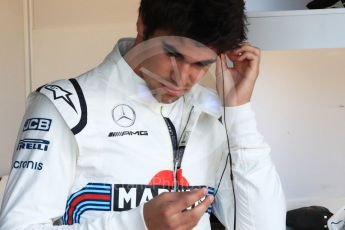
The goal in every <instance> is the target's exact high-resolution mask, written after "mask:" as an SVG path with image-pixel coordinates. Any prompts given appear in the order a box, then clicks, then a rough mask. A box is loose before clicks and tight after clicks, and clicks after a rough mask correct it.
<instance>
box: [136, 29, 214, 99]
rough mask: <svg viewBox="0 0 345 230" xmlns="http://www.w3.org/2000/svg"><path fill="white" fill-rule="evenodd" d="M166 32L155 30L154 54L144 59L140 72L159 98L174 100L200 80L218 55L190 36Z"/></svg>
mask: <svg viewBox="0 0 345 230" xmlns="http://www.w3.org/2000/svg"><path fill="white" fill-rule="evenodd" d="M164 35H166V34H165V33H164V32H161V31H158V32H156V33H155V34H154V42H155V45H154V47H155V48H154V49H152V52H153V53H154V54H153V55H149V57H148V58H145V59H144V61H143V62H141V64H140V67H139V71H138V72H139V74H140V76H141V77H142V78H143V79H144V80H145V82H146V84H147V86H148V88H149V89H150V90H151V92H152V94H153V95H154V97H155V98H156V99H157V100H158V101H159V102H162V103H171V102H173V101H175V100H177V99H178V98H179V97H181V96H183V95H184V94H185V93H187V92H188V91H190V90H191V88H192V87H193V86H194V85H195V84H196V83H198V82H199V81H200V80H201V78H202V77H203V76H204V75H205V73H206V72H207V71H208V69H209V67H210V66H211V64H212V63H214V62H215V61H216V58H217V55H216V53H215V52H214V51H213V50H211V49H210V48H208V47H206V46H203V45H201V44H200V43H197V42H196V41H193V40H191V39H188V38H183V37H173V36H164ZM152 40H153V39H152Z"/></svg>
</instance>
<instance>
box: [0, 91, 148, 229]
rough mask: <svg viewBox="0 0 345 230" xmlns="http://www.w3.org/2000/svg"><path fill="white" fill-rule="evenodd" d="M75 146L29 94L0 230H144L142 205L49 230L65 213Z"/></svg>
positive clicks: (56, 116) (58, 120) (40, 100)
mask: <svg viewBox="0 0 345 230" xmlns="http://www.w3.org/2000/svg"><path fill="white" fill-rule="evenodd" d="M77 158H78V145H77V142H76V139H75V136H74V135H73V133H72V132H71V130H70V128H69V127H68V125H67V124H66V122H65V121H64V119H63V118H62V116H61V114H60V113H59V112H58V111H57V109H56V107H55V106H54V105H53V103H52V102H51V101H50V100H49V99H48V98H47V97H46V96H44V95H42V94H40V93H37V92H35V93H32V94H31V95H30V96H29V98H28V100H27V108H26V112H25V115H24V119H23V122H22V125H21V130H20V131H19V134H18V138H17V141H16V146H15V150H14V155H13V162H12V169H11V173H10V176H9V180H8V182H7V186H6V189H5V194H4V198H3V203H2V206H1V212H0V229H1V230H34V229H35V230H41V229H42V230H43V229H44V230H49V229H61V230H63V229H66V230H70V229H75V230H79V229H85V230H103V229H104V230H105V229H146V227H145V222H144V219H143V206H139V207H137V208H135V209H132V210H130V211H128V212H121V213H118V212H104V215H101V216H100V217H97V218H95V219H94V220H93V221H92V222H87V223H82V224H77V225H70V226H67V225H66V226H53V222H54V221H55V220H57V219H59V218H60V217H61V216H62V215H63V214H64V212H65V206H66V201H67V198H68V196H69V195H70V193H71V191H70V190H71V186H72V183H73V181H74V177H75V176H76V162H77Z"/></svg>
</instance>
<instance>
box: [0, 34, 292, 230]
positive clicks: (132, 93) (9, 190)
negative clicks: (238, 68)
mask: <svg viewBox="0 0 345 230" xmlns="http://www.w3.org/2000/svg"><path fill="white" fill-rule="evenodd" d="M131 44H133V40H128V39H127V40H124V39H123V40H120V41H119V43H118V44H117V45H116V46H115V48H114V50H113V51H112V52H111V53H110V54H109V55H108V56H107V58H106V59H105V61H104V62H103V63H102V64H101V65H99V66H98V67H97V68H95V69H93V70H91V71H89V72H87V73H86V74H83V75H82V76H80V77H78V78H76V79H70V80H62V81H57V82H53V83H51V84H48V85H44V86H42V87H40V88H39V89H38V90H37V91H36V92H34V93H32V94H31V95H30V96H29V98H28V100H27V108H26V113H25V116H24V119H23V122H22V124H21V130H20V132H19V135H18V139H17V142H16V146H15V152H14V158H13V162H12V170H11V173H10V177H9V181H8V184H7V187H6V191H5V196H4V199H3V203H2V208H1V215H0V229H1V230H16V229H18V230H24V229H25V230H29V229H30V230H41V229H66V230H67V229H76V230H77V229H87V230H101V229H104V230H105V229H109V230H110V229H111V230H116V229H139V230H140V229H147V228H146V226H145V221H144V219H143V204H144V203H145V202H147V201H148V200H150V199H152V198H153V197H155V196H157V195H158V194H160V193H162V192H167V191H172V190H173V189H174V186H175V188H176V181H177V184H178V186H177V188H178V190H179V191H188V190H192V189H194V188H200V187H207V188H208V191H209V194H214V192H215V190H216V189H217V187H218V184H219V182H220V178H221V174H222V172H223V169H224V166H225V165H226V158H227V154H228V149H227V144H226V135H225V129H224V126H223V125H222V122H220V121H219V118H220V117H222V119H223V123H224V119H226V122H227V127H228V130H227V132H228V135H229V138H230V149H231V155H232V158H233V173H234V184H235V186H234V189H235V194H236V201H237V212H236V215H237V216H236V217H237V228H236V230H283V229H285V215H286V214H285V200H284V195H283V191H282V187H281V183H280V180H279V177H278V175H277V172H276V170H275V167H274V165H273V163H272V161H271V158H270V155H269V153H270V148H269V146H268V145H267V144H266V143H265V142H264V141H263V138H262V136H261V135H260V134H259V133H258V131H257V129H256V121H255V117H254V113H253V112H252V110H251V106H250V103H248V104H245V105H242V106H238V107H229V108H226V112H225V115H222V107H221V106H220V103H219V100H218V97H217V95H216V94H215V93H214V92H213V91H211V90H209V89H207V88H204V87H202V86H200V85H196V86H195V87H193V89H192V90H191V92H189V93H187V94H186V95H185V100H186V103H185V111H187V112H184V113H183V114H184V115H183V117H182V120H183V121H182V123H183V124H186V125H185V130H184V134H183V138H186V139H188V142H187V144H186V146H185V151H184V154H183V158H182V159H183V160H182V161H181V162H180V166H179V167H178V169H176V168H175V167H174V166H175V164H174V160H173V155H174V151H173V145H172V139H171V135H169V134H170V133H169V131H171V130H168V127H167V124H166V122H165V119H164V117H163V116H162V115H161V113H160V104H159V103H158V102H157V101H156V100H155V99H154V98H153V96H152V94H151V93H150V91H149V90H148V88H145V87H142V86H140V87H139V86H138V84H137V83H136V82H137V80H136V79H135V78H138V76H137V75H135V73H134V72H133V70H132V69H131V68H130V67H129V66H128V64H127V63H126V62H125V60H124V59H123V58H122V55H121V52H122V50H125V49H128V47H130V46H131ZM120 50H121V52H120ZM186 120H188V122H187V121H186ZM183 138H182V139H183ZM182 142H183V141H182ZM210 212H213V213H214V214H215V215H216V216H217V217H218V218H219V219H220V221H221V222H222V223H223V224H224V225H225V226H226V227H227V229H233V218H234V202H233V194H232V187H231V183H230V170H229V163H227V167H226V171H225V173H224V176H223V179H222V181H221V186H220V187H219V190H218V193H217V195H216V197H215V202H214V203H213V205H212V207H209V209H208V212H206V213H205V214H204V215H203V217H202V218H201V219H200V221H199V223H198V225H197V226H196V227H195V229H211V228H210V223H209V217H210V215H209V213H210ZM56 220H62V221H61V222H62V224H63V225H62V226H55V225H53V223H54V222H56Z"/></svg>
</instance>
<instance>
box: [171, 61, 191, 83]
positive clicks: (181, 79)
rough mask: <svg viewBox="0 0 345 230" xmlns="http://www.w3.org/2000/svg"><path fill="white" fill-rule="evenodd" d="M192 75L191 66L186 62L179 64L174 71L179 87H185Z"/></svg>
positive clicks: (174, 77) (174, 78)
mask: <svg viewBox="0 0 345 230" xmlns="http://www.w3.org/2000/svg"><path fill="white" fill-rule="evenodd" d="M189 75H190V64H189V63H186V62H180V63H177V67H176V68H174V70H173V80H174V81H175V83H176V85H177V86H178V87H183V86H185V85H186V84H187V83H188V80H189Z"/></svg>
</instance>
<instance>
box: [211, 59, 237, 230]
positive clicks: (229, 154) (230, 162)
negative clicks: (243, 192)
mask: <svg viewBox="0 0 345 230" xmlns="http://www.w3.org/2000/svg"><path fill="white" fill-rule="evenodd" d="M219 58H220V65H221V70H222V80H223V104H224V105H223V114H224V118H223V121H224V128H225V134H226V140H227V145H228V155H227V157H226V161H225V166H224V169H223V172H222V175H221V177H220V180H219V183H218V186H217V189H216V191H215V193H214V196H216V195H217V192H218V189H219V186H220V183H221V182H222V179H223V176H224V173H225V170H226V167H227V164H228V161H229V164H230V180H231V186H232V194H233V198H234V230H236V223H237V220H236V216H237V204H236V194H235V186H234V175H233V170H232V157H231V151H230V141H229V135H228V131H227V130H228V129H227V124H226V119H225V84H224V71H223V61H222V57H221V56H220V55H219Z"/></svg>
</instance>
